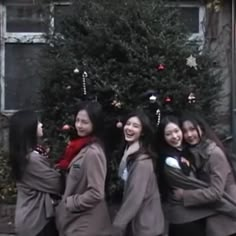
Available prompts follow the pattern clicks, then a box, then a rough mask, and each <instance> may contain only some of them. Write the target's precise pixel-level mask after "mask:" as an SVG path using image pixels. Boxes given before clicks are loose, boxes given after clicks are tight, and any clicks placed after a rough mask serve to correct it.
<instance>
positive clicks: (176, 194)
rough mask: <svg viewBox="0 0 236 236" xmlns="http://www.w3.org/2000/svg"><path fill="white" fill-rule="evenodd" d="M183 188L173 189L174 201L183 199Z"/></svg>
mask: <svg viewBox="0 0 236 236" xmlns="http://www.w3.org/2000/svg"><path fill="white" fill-rule="evenodd" d="M183 195H184V190H183V189H182V188H176V189H174V190H173V198H174V200H176V201H181V200H183Z"/></svg>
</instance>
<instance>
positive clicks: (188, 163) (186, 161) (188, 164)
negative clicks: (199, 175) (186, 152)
mask: <svg viewBox="0 0 236 236" xmlns="http://www.w3.org/2000/svg"><path fill="white" fill-rule="evenodd" d="M180 161H181V162H182V163H185V164H186V165H187V166H188V167H190V162H189V161H188V160H187V159H186V158H184V157H181V159H180Z"/></svg>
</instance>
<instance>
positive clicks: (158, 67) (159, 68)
mask: <svg viewBox="0 0 236 236" xmlns="http://www.w3.org/2000/svg"><path fill="white" fill-rule="evenodd" d="M156 69H157V70H159V71H160V70H164V69H165V65H164V64H159V65H157V66H156Z"/></svg>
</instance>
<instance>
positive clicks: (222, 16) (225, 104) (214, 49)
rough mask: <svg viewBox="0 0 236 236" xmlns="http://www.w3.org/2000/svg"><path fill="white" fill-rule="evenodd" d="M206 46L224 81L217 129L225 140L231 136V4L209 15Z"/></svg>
mask: <svg viewBox="0 0 236 236" xmlns="http://www.w3.org/2000/svg"><path fill="white" fill-rule="evenodd" d="M207 18H208V19H207V28H206V45H207V47H208V48H209V49H210V51H211V53H212V55H213V57H214V58H215V59H216V61H217V62H219V63H220V70H221V71H222V73H221V79H222V81H223V91H222V93H221V95H222V98H221V100H220V106H219V108H218V109H220V112H221V116H220V117H219V122H218V123H219V125H218V126H217V127H216V128H217V130H218V132H219V134H220V135H221V136H222V137H223V138H227V137H229V136H230V135H231V53H232V50H231V36H232V35H231V3H230V1H225V5H224V6H223V7H222V9H221V10H220V11H219V12H215V13H208V14H207Z"/></svg>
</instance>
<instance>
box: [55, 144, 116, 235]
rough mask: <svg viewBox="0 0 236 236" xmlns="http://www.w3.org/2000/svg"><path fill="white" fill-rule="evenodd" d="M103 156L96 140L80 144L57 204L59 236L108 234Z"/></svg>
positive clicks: (109, 229) (108, 218) (109, 228)
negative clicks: (83, 146)
mask: <svg viewBox="0 0 236 236" xmlns="http://www.w3.org/2000/svg"><path fill="white" fill-rule="evenodd" d="M106 172H107V165H106V157H105V154H104V152H103V150H102V148H101V147H100V145H99V144H97V143H93V144H90V145H88V146H86V147H85V148H83V149H82V150H81V151H80V152H79V154H78V155H77V156H76V157H75V158H74V159H73V161H72V162H71V164H70V170H69V173H68V176H67V180H66V189H65V193H64V196H63V199H62V201H61V203H60V204H59V206H58V207H57V214H56V218H57V226H58V229H59V233H60V236H107V235H110V232H111V223H110V217H109V214H108V209H107V205H106V202H105V199H104V198H105V194H104V188H105V187H104V185H105V178H106Z"/></svg>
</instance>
